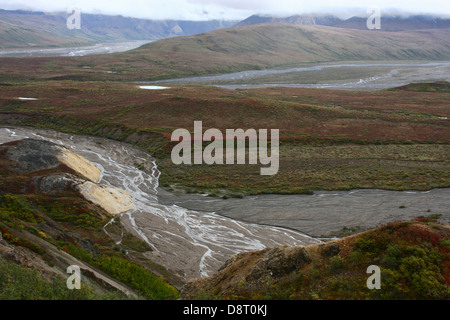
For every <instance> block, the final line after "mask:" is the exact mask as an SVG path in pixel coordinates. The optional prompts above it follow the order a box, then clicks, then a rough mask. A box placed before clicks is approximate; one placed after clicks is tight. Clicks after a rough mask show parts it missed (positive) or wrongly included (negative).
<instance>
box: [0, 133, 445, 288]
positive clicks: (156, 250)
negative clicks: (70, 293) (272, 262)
mask: <svg viewBox="0 0 450 320" xmlns="http://www.w3.org/2000/svg"><path fill="white" fill-rule="evenodd" d="M26 137H29V138H34V139H45V140H49V141H52V142H54V143H56V144H59V145H63V146H65V147H68V148H71V149H73V150H74V151H75V152H77V153H79V154H80V155H82V156H84V157H85V158H87V159H88V160H90V161H92V162H94V163H95V164H96V165H97V166H98V167H99V168H100V169H101V171H102V176H101V180H100V183H102V184H107V185H111V186H114V187H118V188H121V189H124V190H127V191H128V192H129V193H130V194H131V195H132V197H133V202H134V205H135V210H132V211H128V212H125V213H123V214H122V219H121V221H122V223H123V224H124V225H125V226H126V227H127V229H128V230H130V231H132V232H133V233H135V234H136V235H138V236H140V237H141V238H142V239H143V240H145V241H146V242H147V243H148V244H149V245H150V246H151V247H152V248H153V251H152V252H148V253H147V256H148V258H150V259H152V261H155V262H156V263H159V264H161V265H163V266H165V267H166V268H168V269H171V270H174V271H177V272H178V273H179V274H180V275H182V276H183V277H184V278H185V279H191V278H194V277H202V276H207V275H211V274H212V273H214V272H215V271H217V269H218V268H219V267H220V266H221V265H222V264H223V263H224V262H225V261H226V259H228V258H229V257H231V256H232V255H234V254H236V253H239V252H244V251H251V250H258V249H263V248H266V247H274V246H278V245H306V244H313V243H320V242H321V241H320V236H321V235H329V234H330V233H333V232H337V231H339V230H341V229H342V228H343V227H349V228H352V227H360V228H361V230H364V229H366V228H372V227H376V226H379V225H381V224H385V223H388V222H391V221H398V220H409V219H411V218H415V217H418V216H421V215H429V214H432V213H439V214H441V215H442V216H441V219H440V220H441V221H442V222H444V223H446V224H449V223H450V209H449V208H450V189H433V190H430V191H425V192H420V191H405V192H399V191H386V190H352V191H337V192H336V191H322V192H315V193H314V195H260V196H250V197H244V198H243V199H227V200H224V199H217V198H211V197H205V196H202V195H195V194H182V195H175V194H173V193H169V192H167V191H164V190H163V189H161V188H159V183H158V177H159V174H160V172H159V170H158V168H157V166H156V163H155V160H154V159H153V158H152V157H151V156H150V155H148V154H146V153H144V152H142V151H140V150H138V149H135V148H133V147H131V146H130V145H128V144H125V143H120V142H116V141H111V140H107V139H102V138H97V137H89V136H73V135H68V134H63V133H58V132H55V131H50V130H39V129H26V128H0V143H5V142H8V141H14V140H19V139H23V138H26ZM136 162H137V163H143V164H145V167H146V170H145V172H144V171H141V170H138V169H137V168H136V167H135V163H136ZM311 235H313V236H314V237H312V236H311Z"/></svg>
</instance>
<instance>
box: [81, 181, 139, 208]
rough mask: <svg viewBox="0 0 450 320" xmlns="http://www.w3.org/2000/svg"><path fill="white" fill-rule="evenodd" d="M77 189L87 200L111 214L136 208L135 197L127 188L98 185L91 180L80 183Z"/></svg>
mask: <svg viewBox="0 0 450 320" xmlns="http://www.w3.org/2000/svg"><path fill="white" fill-rule="evenodd" d="M77 189H78V191H79V192H80V193H81V194H82V195H83V196H84V197H85V198H86V199H87V200H89V201H91V202H92V203H95V204H96V205H98V206H100V207H102V208H103V209H105V210H106V211H107V212H109V213H111V214H114V215H116V214H119V213H122V212H125V211H128V210H132V209H134V205H133V198H132V197H131V195H130V194H129V193H128V192H127V191H125V190H122V189H118V188H114V187H109V186H105V185H98V184H95V183H92V182H90V181H86V182H84V183H83V184H81V185H79V186H78V187H77Z"/></svg>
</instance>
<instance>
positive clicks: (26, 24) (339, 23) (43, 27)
mask: <svg viewBox="0 0 450 320" xmlns="http://www.w3.org/2000/svg"><path fill="white" fill-rule="evenodd" d="M68 16H69V15H68V14H67V13H66V12H59V13H45V12H31V11H22V10H14V11H8V10H2V9H0V48H3V49H5V48H30V47H70V46H82V45H90V44H94V43H99V42H108V41H114V42H117V41H129V40H157V39H162V38H169V37H175V36H189V35H195V34H201V33H205V32H208V31H212V30H217V29H223V28H230V27H242V26H249V25H257V24H264V23H283V24H293V25H324V26H330V27H337V28H348V29H360V30H367V25H366V21H367V17H356V16H355V17H352V18H349V19H342V18H339V17H336V16H333V15H292V16H289V17H275V16H268V15H252V16H250V17H248V18H247V19H245V20H243V21H240V22H239V21H229V20H209V21H181V20H149V19H138V18H130V17H123V16H108V15H103V14H82V15H81V30H69V29H68V28H67V25H66V22H67V18H68ZM381 19H382V20H381V23H382V28H381V31H391V32H395V31H405V30H424V29H444V28H450V19H446V18H441V17H434V16H425V15H413V16H404V15H389V16H382V17H381Z"/></svg>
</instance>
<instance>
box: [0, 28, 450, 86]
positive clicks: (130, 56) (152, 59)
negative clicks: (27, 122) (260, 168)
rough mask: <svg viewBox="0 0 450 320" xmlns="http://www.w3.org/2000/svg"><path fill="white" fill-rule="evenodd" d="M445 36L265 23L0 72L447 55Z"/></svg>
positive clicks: (143, 70) (39, 75) (216, 67)
mask: <svg viewBox="0 0 450 320" xmlns="http://www.w3.org/2000/svg"><path fill="white" fill-rule="evenodd" d="M449 38H450V29H433V30H419V31H401V32H383V31H370V30H355V29H344V28H335V27H327V26H317V25H288V24H279V23H268V24H259V25H251V26H244V27H237V28H228V29H221V30H214V31H210V32H207V33H202V34H198V35H194V36H185V37H174V38H168V39H162V40H159V41H155V42H152V43H149V44H147V45H144V46H142V47H140V48H138V49H135V50H132V51H128V52H124V53H117V54H109V55H97V56H88V57H80V58H75V59H66V58H56V59H55V58H42V59H9V60H8V63H1V64H0V75H1V76H0V80H3V81H9V80H11V79H17V80H20V79H23V80H25V79H44V80H48V79H53V80H64V79H67V80H120V81H123V80H127V81H129V80H161V79H170V78H179V77H184V76H195V75H206V74H219V73H229V72H237V71H243V70H252V69H264V68H274V67H285V66H292V65H298V64H304V63H318V62H330V61H385V60H448V59H450V43H449V42H448V39H449ZM86 66H87V67H88V68H86Z"/></svg>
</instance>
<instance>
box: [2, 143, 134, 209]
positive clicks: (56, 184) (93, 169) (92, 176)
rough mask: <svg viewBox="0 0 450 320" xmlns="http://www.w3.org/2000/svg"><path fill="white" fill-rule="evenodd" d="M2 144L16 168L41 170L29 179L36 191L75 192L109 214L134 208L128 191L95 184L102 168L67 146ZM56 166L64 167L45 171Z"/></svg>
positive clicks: (32, 171)
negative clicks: (56, 170) (5, 146)
mask: <svg viewBox="0 0 450 320" xmlns="http://www.w3.org/2000/svg"><path fill="white" fill-rule="evenodd" d="M5 145H7V151H6V157H7V158H8V159H10V160H12V161H13V162H14V164H13V166H12V167H13V168H14V169H15V170H17V171H22V172H26V173H30V172H31V173H34V172H42V175H41V174H39V175H37V176H35V177H33V181H32V186H33V187H34V188H36V189H37V190H38V191H39V192H42V193H46V194H55V193H61V192H66V191H77V192H79V193H80V194H81V195H82V196H83V197H84V198H85V199H87V200H88V201H91V202H92V203H94V204H96V205H98V206H100V207H102V208H103V209H104V210H106V211H107V212H108V213H110V214H112V215H116V214H119V213H122V212H125V211H128V210H132V209H134V205H133V199H132V197H131V195H130V194H129V193H128V192H127V191H125V190H122V189H118V188H115V187H111V186H106V185H102V184H98V181H99V180H100V178H101V170H100V169H99V168H98V167H97V166H96V165H95V164H94V163H92V162H90V161H89V160H87V159H86V158H84V157H82V156H81V155H79V154H77V153H75V152H74V151H72V150H70V149H68V148H65V147H63V146H59V145H56V144H54V143H51V142H49V141H45V140H35V139H24V140H20V141H16V142H12V143H9V144H5ZM59 167H61V168H62V169H63V170H59V171H58V172H50V173H49V172H45V171H46V170H52V169H57V168H59ZM64 168H66V170H64ZM67 168H69V169H70V170H67ZM53 171H54V170H53ZM61 171H63V172H61ZM64 171H69V172H64Z"/></svg>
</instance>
